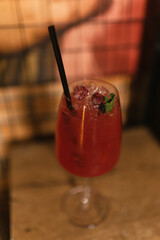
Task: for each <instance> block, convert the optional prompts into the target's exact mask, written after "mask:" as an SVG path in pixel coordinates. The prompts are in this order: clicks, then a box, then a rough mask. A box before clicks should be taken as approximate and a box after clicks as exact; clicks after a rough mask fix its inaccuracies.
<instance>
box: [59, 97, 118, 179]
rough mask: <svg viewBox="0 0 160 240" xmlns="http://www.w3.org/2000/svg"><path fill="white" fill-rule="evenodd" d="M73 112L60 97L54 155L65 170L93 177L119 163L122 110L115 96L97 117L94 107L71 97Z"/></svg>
mask: <svg viewBox="0 0 160 240" xmlns="http://www.w3.org/2000/svg"><path fill="white" fill-rule="evenodd" d="M72 103H73V106H76V105H77V106H78V109H77V110H76V111H71V110H69V109H68V108H67V106H66V101H65V99H64V98H62V101H61V104H60V108H59V112H58V118H57V126H56V153H57V157H58V160H59V162H60V163H61V165H62V166H63V168H65V169H66V170H67V171H69V172H70V173H72V174H74V175H78V176H83V177H94V176H100V175H102V174H105V173H107V172H108V171H110V170H111V169H112V168H113V167H114V166H115V164H116V163H117V161H118V158H119V154H120V145H121V110H120V105H119V99H118V96H116V100H115V103H114V107H113V109H112V111H111V112H109V113H107V114H106V113H100V114H97V112H96V111H95V108H94V107H90V106H89V107H87V106H86V107H85V108H84V107H83V101H78V100H77V99H74V98H73V97H72Z"/></svg>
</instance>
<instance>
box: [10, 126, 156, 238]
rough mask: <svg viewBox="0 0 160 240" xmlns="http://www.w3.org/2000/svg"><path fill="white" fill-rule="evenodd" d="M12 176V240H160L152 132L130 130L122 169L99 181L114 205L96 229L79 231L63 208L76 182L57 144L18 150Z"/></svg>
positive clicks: (96, 182) (32, 144)
mask: <svg viewBox="0 0 160 240" xmlns="http://www.w3.org/2000/svg"><path fill="white" fill-rule="evenodd" d="M10 174H11V175H10V183H11V200H10V209H11V218H10V222H11V239H12V240H36V239H37V240H62V239H63V240H72V239H74V240H75V239H76V240H82V239H83V240H160V146H159V144H158V142H157V141H156V140H155V139H154V137H153V136H152V134H151V133H150V132H149V130H147V129H146V128H143V127H142V128H132V129H128V130H124V132H123V141H122V152H121V157H120V161H119V163H118V165H117V166H116V167H115V168H114V169H113V170H112V171H111V172H110V173H108V174H106V175H104V176H101V177H97V178H94V179H93V185H94V186H95V188H98V190H99V191H100V192H101V193H102V194H103V195H104V196H105V197H106V199H107V201H108V206H109V211H108V215H107V218H106V219H105V221H104V222H103V223H101V224H100V225H98V226H97V227H96V228H94V229H86V228H80V227H77V226H73V225H72V224H71V223H70V222H69V221H68V218H67V216H66V215H65V213H64V212H63V211H62V209H61V199H62V197H63V194H64V193H66V191H67V190H68V189H70V187H71V186H72V184H73V183H74V180H75V179H74V178H73V177H72V176H71V175H69V174H68V173H67V172H65V171H64V170H63V169H62V168H61V166H60V165H59V163H58V162H57V160H56V157H55V151H54V141H52V142H51V141H49V142H29V143H23V144H19V145H15V146H14V147H13V148H12V151H11V159H10Z"/></svg>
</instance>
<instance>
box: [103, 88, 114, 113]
mask: <svg viewBox="0 0 160 240" xmlns="http://www.w3.org/2000/svg"><path fill="white" fill-rule="evenodd" d="M104 100H105V103H104V105H105V109H106V113H108V112H111V111H112V109H113V107H114V103H115V95H114V93H111V94H110V98H108V97H105V98H104Z"/></svg>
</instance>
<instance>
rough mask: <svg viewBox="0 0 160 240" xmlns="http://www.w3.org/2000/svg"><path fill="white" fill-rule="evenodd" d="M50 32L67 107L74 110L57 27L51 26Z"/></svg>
mask: <svg viewBox="0 0 160 240" xmlns="http://www.w3.org/2000/svg"><path fill="white" fill-rule="evenodd" d="M48 31H49V35H50V38H51V42H52V46H53V50H54V54H55V57H56V61H57V66H58V70H59V74H60V77H61V82H62V86H63V91H64V95H65V97H66V103H67V106H68V108H69V109H73V107H72V102H71V95H70V92H69V88H68V83H67V78H66V74H65V70H64V66H63V61H62V57H61V52H60V49H59V44H58V40H57V35H56V30H55V27H54V26H53V25H52V26H49V27H48Z"/></svg>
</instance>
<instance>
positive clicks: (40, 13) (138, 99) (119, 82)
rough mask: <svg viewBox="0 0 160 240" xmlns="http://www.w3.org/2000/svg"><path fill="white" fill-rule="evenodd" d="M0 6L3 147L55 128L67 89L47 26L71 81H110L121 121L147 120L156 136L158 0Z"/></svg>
mask: <svg viewBox="0 0 160 240" xmlns="http://www.w3.org/2000/svg"><path fill="white" fill-rule="evenodd" d="M0 9H1V16H0V36H1V38H0V74H1V75H0V129H1V131H0V144H1V152H2V151H6V150H5V148H6V146H5V145H4V144H3V143H8V142H12V141H17V140H18V141H19V140H24V139H29V138H30V137H40V136H45V135H52V134H54V129H55V119H56V112H57V107H58V102H59V99H60V95H61V92H62V87H61V85H60V80H59V74H58V71H57V66H56V64H55V58H54V53H53V50H52V46H51V43H50V39H49V36H48V30H47V26H48V25H50V24H54V25H55V26H56V29H57V33H58V37H59V43H60V48H61V51H62V56H63V61H64V65H65V69H66V73H67V77H68V80H69V81H70V80H76V78H77V77H78V78H79V77H82V78H83V77H91V76H96V77H100V78H103V79H106V80H107V81H110V82H112V83H113V84H115V85H116V86H117V88H118V90H119V92H120V98H121V105H122V116H123V125H124V127H125V126H131V125H133V124H134V125H135V124H136V125H137V124H148V125H149V126H150V127H151V128H152V129H153V130H154V133H155V134H157V136H159V134H160V128H159V122H160V117H159V90H160V87H159V81H158V79H159V51H160V45H159V44H160V28H159V27H160V26H159V17H160V10H159V9H160V3H159V1H158V0H157V1H154V2H153V1H150V0H140V1H139V0H134V1H133V0H123V1H117V0H99V1H98V0H89V1H88V3H86V2H85V1H84V0H78V1H75V0H69V1H66V0H56V1H52V0H47V1H46V0H41V1H39V0H32V1H31V0H28V1H26V0H1V1H0ZM2 145H3V148H4V149H2Z"/></svg>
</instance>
